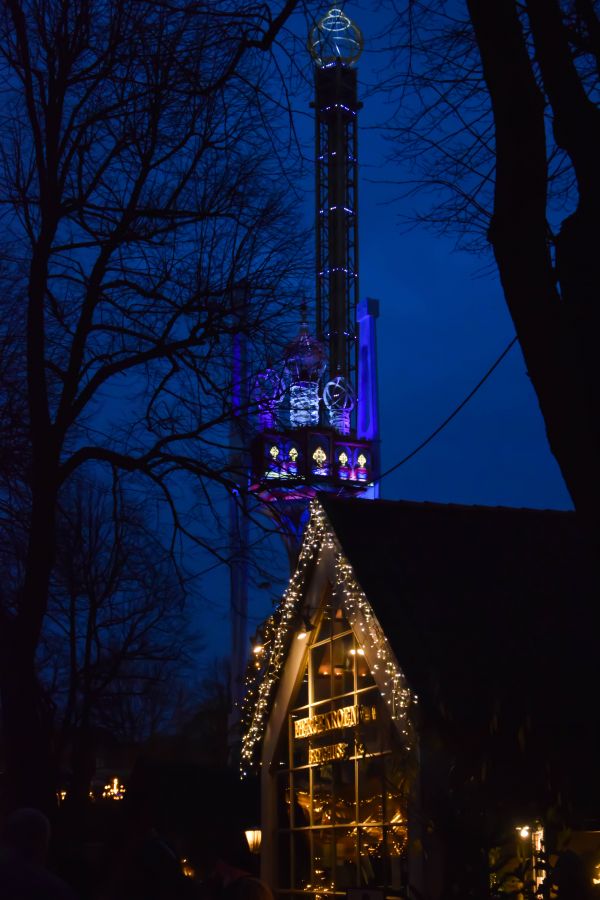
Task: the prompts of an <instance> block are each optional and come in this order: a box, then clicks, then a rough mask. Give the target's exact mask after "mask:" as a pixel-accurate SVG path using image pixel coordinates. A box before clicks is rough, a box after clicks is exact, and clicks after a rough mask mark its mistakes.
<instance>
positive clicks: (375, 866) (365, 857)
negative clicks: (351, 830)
mask: <svg viewBox="0 0 600 900" xmlns="http://www.w3.org/2000/svg"><path fill="white" fill-rule="evenodd" d="M359 840H360V876H361V884H362V885H368V886H375V885H383V884H385V878H384V843H383V828H361V829H360V836H359Z"/></svg>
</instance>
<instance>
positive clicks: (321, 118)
mask: <svg viewBox="0 0 600 900" xmlns="http://www.w3.org/2000/svg"><path fill="white" fill-rule="evenodd" d="M362 46H363V38H362V33H361V31H360V29H359V28H358V26H357V25H355V24H354V23H353V22H352V21H351V20H350V19H349V18H348V16H346V15H345V14H344V13H343V12H342V10H340V9H336V8H333V9H330V10H329V12H328V13H327V14H326V15H325V16H324V17H323V18H322V19H321V20H320V21H319V22H317V23H316V25H315V26H314V27H313V28H312V30H311V32H310V35H309V40H308V48H309V51H310V54H311V56H312V58H313V61H314V63H315V100H314V102H313V103H312V104H311V105H312V106H313V107H314V110H315V156H316V196H315V200H316V210H315V218H316V297H315V305H314V309H313V310H310V309H309V310H306V309H304V311H303V321H302V323H301V325H300V331H299V333H298V335H297V336H296V338H295V339H294V340H293V341H291V343H290V344H288V346H287V347H286V349H285V351H284V354H283V359H282V360H281V364H280V366H279V367H277V366H275V367H273V368H270V369H268V370H267V371H265V372H262V373H261V374H260V375H259V376H258V378H257V382H256V387H255V396H254V400H255V403H256V406H257V408H258V429H257V432H256V434H255V437H254V439H253V441H252V472H251V480H250V490H251V492H252V493H253V494H254V495H255V496H257V497H259V498H260V500H261V501H262V503H263V504H264V508H265V509H266V510H267V511H268V513H269V514H270V515H271V517H272V518H273V519H274V520H275V521H276V522H277V523H278V527H279V530H280V533H281V536H282V538H283V540H284V542H285V544H286V548H287V551H288V555H289V558H290V565H291V567H292V568H293V567H294V566H295V563H296V559H297V554H298V551H299V548H300V543H301V540H302V533H303V531H304V526H305V524H306V521H307V518H308V505H309V502H310V500H311V499H312V498H313V497H314V496H315V494H316V493H318V492H320V491H329V492H334V493H336V494H337V495H341V496H346V497H348V496H358V497H363V498H374V497H376V496H377V494H378V484H377V478H378V473H379V423H378V408H377V364H376V340H375V320H376V318H377V315H378V302H377V301H376V300H372V299H367V300H365V301H363V302H361V303H359V301H358V154H357V117H358V112H359V110H360V108H361V106H362V104H361V103H360V102H359V101H358V98H357V73H356V69H355V68H354V66H355V64H356V62H357V60H358V58H359V56H360V54H361V51H362ZM311 313H312V315H311ZM311 319H313V322H312V323H311V322H310V320H311ZM311 326H312V327H311ZM313 329H314V330H313ZM238 582H239V580H238ZM234 583H235V582H234V579H233V578H232V611H233V613H234V623H233V636H234V640H233V643H234V646H233V648H232V662H233V666H232V670H233V671H232V676H233V677H235V676H234V673H235V670H236V669H239V673H240V675H241V666H242V660H243V659H244V657H245V649H246V642H245V640H244V637H243V632H244V630H245V629H240V628H239V627H238V628H237V632H236V624H235V615H236V613H237V614H238V616H239V613H240V611H241V610H244V611H245V600H246V598H245V596H244V597H241V596H237V597H235V596H234ZM236 633H237V638H236ZM242 641H243V646H242ZM236 643H237V644H238V646H237V647H236ZM236 663H237V664H236Z"/></svg>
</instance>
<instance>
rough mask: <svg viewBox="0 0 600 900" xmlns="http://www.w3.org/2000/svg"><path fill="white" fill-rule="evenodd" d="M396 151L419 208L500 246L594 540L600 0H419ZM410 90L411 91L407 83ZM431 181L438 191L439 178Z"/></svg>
mask: <svg viewBox="0 0 600 900" xmlns="http://www.w3.org/2000/svg"><path fill="white" fill-rule="evenodd" d="M398 11H399V19H398V22H397V24H398V25H399V26H400V28H401V29H402V30H401V31H395V32H394V34H395V37H394V40H396V39H397V38H398V35H400V34H402V39H401V44H402V46H398V47H397V51H398V55H397V62H398V64H399V66H400V69H399V71H400V72H401V74H396V75H395V76H394V78H393V79H392V81H391V82H390V83H389V84H388V87H389V88H390V90H391V91H392V93H393V96H395V97H396V99H398V98H399V97H400V96H401V101H400V108H399V111H398V119H397V128H396V131H395V133H394V135H393V137H394V139H395V140H396V141H398V142H399V143H398V145H397V147H398V155H401V156H404V158H405V159H406V160H408V161H409V162H412V164H413V173H412V177H411V178H410V179H409V190H410V191H413V190H416V191H419V190H421V189H423V188H424V189H426V190H428V192H429V197H428V202H427V203H426V204H425V205H424V206H421V212H420V218H421V219H424V220H425V221H427V222H428V223H429V224H433V225H434V226H435V227H436V228H438V229H439V230H441V231H444V232H450V231H451V232H454V233H457V234H458V237H459V243H461V244H462V245H463V246H466V247H467V248H470V249H473V248H474V249H476V250H481V249H482V248H483V247H484V246H485V245H486V244H487V242H489V244H490V245H491V248H492V250H493V253H494V256H495V260H496V263H497V266H498V271H499V274H500V279H501V282H502V286H503V289H504V294H505V297H506V302H507V304H508V308H509V311H510V313H511V316H512V318H513V321H514V323H515V328H516V330H517V335H518V337H519V341H520V344H521V348H522V350H523V354H524V356H525V361H526V364H527V369H528V373H529V376H530V378H531V381H532V384H533V386H534V388H535V391H536V393H537V397H538V400H539V404H540V408H541V411H542V414H543V416H544V420H545V423H546V431H547V435H548V440H549V443H550V447H551V449H552V452H553V453H554V455H555V457H556V459H557V461H558V463H559V466H560V468H561V471H562V474H563V477H564V479H565V482H566V484H567V488H568V490H569V492H570V494H571V497H572V498H573V501H574V503H575V506H576V509H577V511H578V513H579V514H580V516H581V519H582V520H583V521H584V522H585V523H586V524H587V525H588V526H589V528H590V529H591V531H592V534H593V536H594V542H595V544H596V545H597V542H598V529H597V508H598V503H599V502H600V476H599V474H598V466H597V462H596V461H597V458H598V453H599V451H600V427H599V424H598V423H599V422H600V415H599V413H600V410H599V408H598V377H597V365H596V361H595V360H596V355H597V350H596V340H597V338H596V336H597V334H598V325H599V321H598V302H597V298H598V292H599V287H600V278H599V269H598V259H597V253H596V250H595V246H596V243H597V235H598V226H597V210H598V207H599V202H600V169H599V166H598V158H600V111H599V110H598V107H597V102H598V96H599V90H598V74H599V69H598V60H599V58H600V53H599V46H600V45H599V33H600V32H599V29H600V24H599V22H598V13H597V5H596V4H594V3H592V2H590V0H543V2H541V0H526V2H524V3H522V4H521V3H518V2H516V0H498V2H494V3H490V2H488V0H465V2H452V3H450V2H446V0H434V2H430V0H425V2H421V0H409V2H407V3H405V4H402V5H400V4H398ZM400 92H401V94H400ZM432 189H433V190H432Z"/></svg>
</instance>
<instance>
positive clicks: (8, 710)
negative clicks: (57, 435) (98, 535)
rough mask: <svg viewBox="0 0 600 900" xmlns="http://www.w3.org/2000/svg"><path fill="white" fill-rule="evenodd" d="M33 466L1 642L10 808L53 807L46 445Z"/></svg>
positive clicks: (50, 510)
mask: <svg viewBox="0 0 600 900" xmlns="http://www.w3.org/2000/svg"><path fill="white" fill-rule="evenodd" d="M46 449H47V452H46V454H45V456H43V455H42V454H40V456H41V458H42V461H41V463H40V461H39V460H38V462H37V465H36V463H34V465H33V466H32V469H33V474H32V508H31V522H30V528H29V543H28V549H27V557H26V563H25V574H24V579H23V586H22V588H21V591H20V596H19V606H18V612H17V614H16V616H15V617H14V618H12V619H8V620H5V623H4V627H3V629H2V637H1V638H0V640H1V644H0V659H1V662H0V694H1V697H2V718H3V733H4V743H5V748H6V769H7V784H8V793H7V797H6V802H7V804H8V806H9V807H15V806H24V805H26V806H36V807H38V808H41V809H43V810H45V811H47V812H48V811H51V810H52V809H53V807H54V806H55V804H56V763H55V760H54V754H53V742H52V722H51V718H52V716H51V711H50V709H49V707H48V705H47V703H46V702H45V698H44V695H43V692H42V689H41V686H40V683H39V680H38V677H37V671H36V648H37V644H38V640H39V635H40V630H41V627H42V622H43V618H44V614H45V612H46V605H47V599H48V589H49V582H50V573H51V570H52V565H53V562H54V547H55V506H56V488H55V484H56V477H55V471H56V465H55V455H54V454H53V452H52V449H51V442H50V441H49V440H47V441H46Z"/></svg>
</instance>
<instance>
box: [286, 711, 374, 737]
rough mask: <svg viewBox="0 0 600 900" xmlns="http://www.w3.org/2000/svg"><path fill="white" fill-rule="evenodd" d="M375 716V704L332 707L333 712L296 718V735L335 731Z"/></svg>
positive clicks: (372, 718) (369, 720)
mask: <svg viewBox="0 0 600 900" xmlns="http://www.w3.org/2000/svg"><path fill="white" fill-rule="evenodd" d="M375 718H376V709H375V707H374V706H344V707H343V708H342V709H332V710H331V712H326V713H319V715H317V716H308V717H307V718H306V719H296V721H295V722H294V737H295V738H305V737H311V735H313V734H322V733H323V732H324V731H334V730H335V729H336V728H353V727H354V726H355V725H358V724H359V722H373V721H374V720H375Z"/></svg>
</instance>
